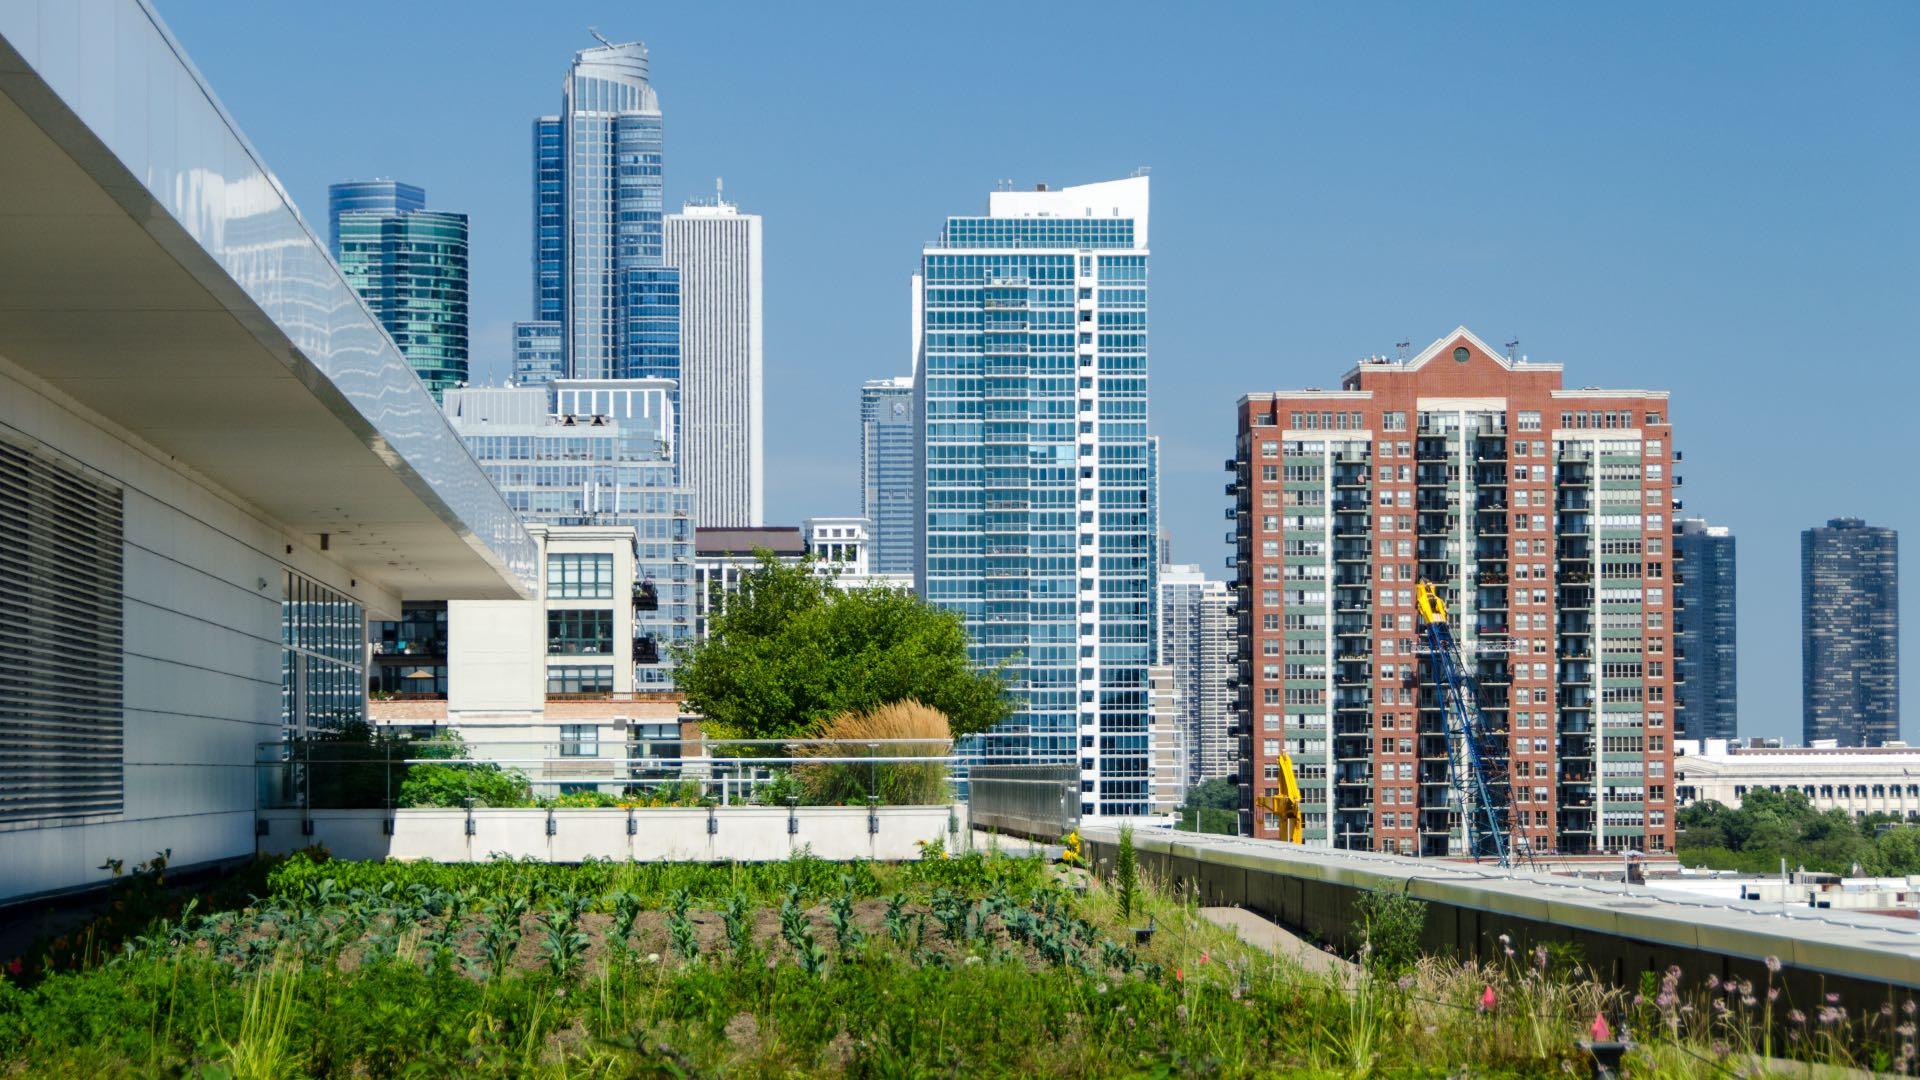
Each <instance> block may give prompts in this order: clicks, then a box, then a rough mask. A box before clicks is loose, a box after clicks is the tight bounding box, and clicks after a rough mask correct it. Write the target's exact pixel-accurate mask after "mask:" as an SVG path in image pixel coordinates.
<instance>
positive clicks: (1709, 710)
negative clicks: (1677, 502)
mask: <svg viewBox="0 0 1920 1080" xmlns="http://www.w3.org/2000/svg"><path fill="white" fill-rule="evenodd" d="M1733 556H1734V542H1733V532H1732V531H1731V530H1729V529H1727V528H1726V527H1725V526H1721V525H1709V524H1707V523H1706V522H1705V521H1704V520H1702V519H1700V518H1681V519H1680V520H1679V521H1677V522H1675V523H1674V530H1673V557H1674V563H1675V566H1674V570H1675V574H1674V578H1675V581H1674V586H1673V593H1674V599H1675V600H1677V601H1678V602H1679V605H1678V610H1677V612H1676V613H1675V615H1674V643H1673V644H1674V658H1673V670H1674V675H1675V678H1674V683H1673V695H1674V702H1675V709H1674V717H1673V726H1674V732H1675V736H1676V737H1677V738H1682V739H1731V738H1735V737H1736V735H1737V731H1736V729H1737V728H1738V726H1739V725H1738V716H1739V708H1738V706H1739V694H1738V689H1737V687H1738V681H1737V679H1736V678H1735V676H1736V671H1737V667H1736V661H1735V655H1736V653H1735V634H1734V595H1733V587H1734V558H1733Z"/></svg>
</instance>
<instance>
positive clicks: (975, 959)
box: [967, 956, 980, 967]
mask: <svg viewBox="0 0 1920 1080" xmlns="http://www.w3.org/2000/svg"><path fill="white" fill-rule="evenodd" d="M979 962H980V958H979V957H977V956H969V957H967V966H968V967H972V966H973V965H975V964H977V963H979Z"/></svg>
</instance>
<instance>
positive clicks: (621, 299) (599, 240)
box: [516, 35, 681, 447]
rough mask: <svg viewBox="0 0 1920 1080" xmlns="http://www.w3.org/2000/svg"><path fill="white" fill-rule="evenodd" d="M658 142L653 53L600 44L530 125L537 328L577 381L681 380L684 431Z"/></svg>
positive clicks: (637, 46) (675, 290)
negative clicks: (553, 330)
mask: <svg viewBox="0 0 1920 1080" xmlns="http://www.w3.org/2000/svg"><path fill="white" fill-rule="evenodd" d="M595 36H596V37H598V35H595ZM661 136H662V128H661V115H660V99H659V97H658V95H656V94H655V93H654V89H653V85H652V83H651V82H650V81H649V78H648V61H647V47H646V46H645V45H644V44H642V43H640V42H637V41H634V42H626V43H624V44H615V43H613V42H610V41H607V40H606V39H605V38H600V44H599V45H597V46H595V47H593V48H590V49H582V50H581V51H580V52H578V53H576V54H575V55H574V58H573V64H572V66H571V67H570V68H569V69H568V71H567V78H566V82H565V85H564V87H563V89H562V101H561V112H560V115H558V116H543V117H540V118H539V119H536V120H535V121H534V122H533V303H534V319H533V320H531V321H532V322H534V323H558V324H559V326H560V331H561V341H562V348H563V350H564V359H563V372H564V375H565V376H566V377H568V378H575V379H672V380H674V388H673V390H672V391H671V397H672V400H673V405H674V408H673V416H674V417H675V422H676V423H677V422H678V417H679V415H680V409H679V404H680V388H679V380H680V376H681V373H680V302H681V296H680V271H679V270H677V269H675V268H673V267H671V266H668V265H666V263H665V260H664V259H663V243H664V240H663V231H662V218H663V216H664V210H665V192H664V188H663V179H662V161H663V148H662V140H661ZM517 335H518V331H517V330H516V344H517V342H518V337H517ZM537 370H538V369H536V371H535V373H536V374H537ZM673 442H674V445H675V446H676V447H677V446H678V445H679V442H678V440H677V439H675V440H673Z"/></svg>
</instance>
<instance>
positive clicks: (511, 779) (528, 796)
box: [400, 764, 533, 807]
mask: <svg viewBox="0 0 1920 1080" xmlns="http://www.w3.org/2000/svg"><path fill="white" fill-rule="evenodd" d="M468 799H472V800H473V805H475V806H530V805H532V803H533V787H532V785H531V784H529V783H528V782H527V778H526V775H525V774H524V773H521V772H520V771H519V770H517V769H502V768H501V767H500V766H498V765H492V764H482V765H416V766H414V767H413V768H412V769H410V770H408V772H407V779H406V782H405V783H403V784H401V785H400V805H401V806H438V807H462V806H465V805H467V800H468Z"/></svg>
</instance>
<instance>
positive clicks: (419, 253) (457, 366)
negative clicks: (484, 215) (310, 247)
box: [328, 180, 468, 400]
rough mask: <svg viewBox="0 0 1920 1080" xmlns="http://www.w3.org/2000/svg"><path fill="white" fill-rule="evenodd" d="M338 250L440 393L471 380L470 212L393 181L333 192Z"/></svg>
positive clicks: (377, 313)
mask: <svg viewBox="0 0 1920 1080" xmlns="http://www.w3.org/2000/svg"><path fill="white" fill-rule="evenodd" d="M329 196H330V198H329V200H328V202H329V204H330V210H331V216H330V226H331V233H332V235H333V238H334V240H333V244H334V250H333V256H334V258H335V259H336V260H337V261H338V262H339V264H340V270H341V273H342V274H344V275H345V276H346V279H347V282H348V283H349V284H351V285H352V286H353V288H354V291H355V292H357V293H359V294H360V298H361V299H362V300H364V301H366V304H367V307H368V308H369V309H371V310H372V311H373V314H374V317H375V318H377V319H379V320H380V324H381V325H382V326H384V327H386V328H387V333H389V334H391V335H393V343H394V344H395V345H398V346H399V347H400V352H401V353H402V354H404V355H405V356H406V358H407V362H408V363H409V364H411V365H412V366H413V370H414V372H415V373H416V374H418V375H419V376H420V381H421V382H423V383H425V384H426V387H427V390H428V391H429V392H431V393H432V394H433V396H434V399H435V400H439V398H440V395H441V394H442V393H443V392H444V391H446V390H447V389H448V388H450V387H454V386H459V385H461V384H463V383H465V382H466V381H467V361H468V342H467V327H468V312H467V298H468V266H467V259H468V237H467V215H465V214H454V213H447V212H444V211H437V210H427V209H424V207H425V205H426V196H425V193H424V192H423V191H422V190H421V189H420V188H417V187H414V186H412V185H411V184H399V183H395V182H393V181H390V180H376V181H350V182H347V183H340V184H335V185H333V187H332V188H331V189H330V191H329Z"/></svg>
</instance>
